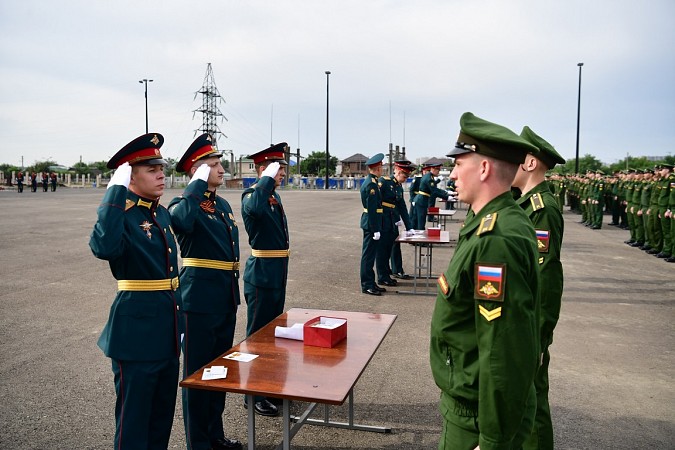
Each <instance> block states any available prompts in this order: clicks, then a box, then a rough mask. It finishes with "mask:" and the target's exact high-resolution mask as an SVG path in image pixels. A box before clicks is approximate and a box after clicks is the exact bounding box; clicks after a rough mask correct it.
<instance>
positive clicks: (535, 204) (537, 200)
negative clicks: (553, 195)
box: [530, 194, 544, 211]
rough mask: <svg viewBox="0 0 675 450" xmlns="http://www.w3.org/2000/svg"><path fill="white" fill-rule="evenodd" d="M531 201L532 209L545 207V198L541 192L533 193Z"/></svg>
mask: <svg viewBox="0 0 675 450" xmlns="http://www.w3.org/2000/svg"><path fill="white" fill-rule="evenodd" d="M530 203H532V210H534V211H539V210H540V209H544V199H542V198H541V194H532V197H530Z"/></svg>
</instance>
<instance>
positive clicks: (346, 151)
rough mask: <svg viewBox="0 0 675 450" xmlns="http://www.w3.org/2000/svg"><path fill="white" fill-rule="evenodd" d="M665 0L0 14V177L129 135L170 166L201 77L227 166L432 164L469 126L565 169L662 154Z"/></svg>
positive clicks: (371, 0)
mask: <svg viewBox="0 0 675 450" xmlns="http://www.w3.org/2000/svg"><path fill="white" fill-rule="evenodd" d="M674 21H675V2H674V1H672V0H645V1H635V0H565V1H552V0H551V1H548V0H462V1H456V0H414V1H406V0H398V1H393V0H389V1H387V0H367V1H366V0H327V1H321V0H304V1H300V0H297V1H296V0H275V1H262V0H260V1H257V0H249V1H243V0H237V1H234V0H219V1H215V0H214V1H199V0H190V1H185V0H183V1H179V0H164V1H160V0H155V1H144V0H115V1H103V0H101V1H98V0H59V1H54V0H43V1H38V0H2V1H1V2H0V77H1V78H0V79H1V80H2V83H1V84H0V163H10V164H15V165H20V164H21V161H22V159H21V158H22V156H23V163H24V164H25V165H30V164H32V163H33V162H35V161H37V160H45V159H48V158H50V159H53V160H55V161H56V162H58V163H60V164H63V165H72V164H74V163H75V162H77V161H79V160H80V158H81V159H82V160H83V161H84V162H93V161H100V160H107V159H109V158H110V157H111V156H112V155H113V154H114V153H115V152H117V150H119V149H120V148H121V147H122V146H124V145H125V144H126V143H127V142H129V141H130V140H132V139H133V138H135V137H137V136H139V135H141V134H143V133H144V132H145V99H144V86H143V84H139V82H138V81H139V80H141V79H143V78H147V79H153V80H154V81H153V82H152V83H149V84H148V109H149V124H150V131H155V132H159V133H161V134H163V135H164V138H165V143H164V146H163V147H162V154H163V155H164V156H165V157H172V158H180V156H181V155H182V154H183V152H184V151H185V150H186V149H187V147H188V146H189V145H190V143H191V142H192V140H193V139H194V137H195V134H194V132H195V130H196V129H197V128H200V127H201V120H202V117H201V115H200V114H196V115H194V118H193V110H195V109H197V108H199V107H200V105H201V97H200V96H197V98H196V99H195V98H194V95H195V92H196V91H198V90H199V88H200V87H201V86H202V83H203V81H204V76H205V73H206V68H207V64H208V63H211V64H212V68H213V73H214V75H215V81H216V85H217V87H218V89H219V91H220V93H221V95H222V97H223V99H224V100H225V103H222V104H221V105H220V108H221V110H222V112H223V114H224V115H225V116H226V117H227V119H228V120H227V121H223V122H222V123H220V128H221V130H222V131H223V133H224V134H225V135H227V137H228V138H227V139H225V138H221V139H220V140H219V142H218V144H219V147H220V149H226V150H233V152H234V154H235V157H239V155H244V156H245V155H248V154H250V153H254V152H256V151H258V150H261V149H263V148H266V147H267V146H269V144H270V143H271V142H275V143H276V142H281V141H286V142H288V143H289V145H290V147H291V148H292V149H293V150H295V149H296V148H298V147H300V149H301V153H302V154H303V155H307V154H308V153H310V152H312V151H324V150H325V148H326V75H325V73H324V72H325V71H327V70H329V71H331V75H330V90H329V91H330V125H329V132H330V133H329V148H330V153H331V155H333V156H337V157H338V158H339V159H344V158H347V157H348V156H351V155H352V154H354V153H362V154H364V155H367V156H370V155H372V154H375V153H378V152H386V151H387V149H388V147H389V143H390V142H391V143H393V144H394V145H400V146H403V145H405V147H406V150H407V156H408V158H409V159H412V160H415V159H417V158H427V157H434V156H435V157H441V156H444V155H445V154H446V153H447V152H448V150H449V149H450V148H451V147H452V145H453V143H454V141H455V139H456V137H457V132H458V131H459V117H460V116H461V114H462V113H463V112H465V111H471V112H473V113H474V114H476V115H477V116H479V117H482V118H484V119H487V120H490V121H493V122H497V123H499V124H502V125H505V126H507V127H509V128H511V129H512V130H513V131H515V132H517V133H520V130H521V129H522V127H523V126H524V125H528V126H530V127H531V128H532V129H533V130H534V131H535V132H536V133H537V134H539V135H541V136H542V137H544V138H545V139H547V140H548V141H549V142H550V143H551V144H553V145H554V146H555V147H556V148H557V150H558V151H559V152H560V153H561V154H562V155H563V156H564V157H565V158H574V155H575V148H576V147H575V146H576V125H577V89H578V86H579V84H578V83H579V68H578V67H577V63H579V62H583V63H584V66H583V68H582V80H581V128H580V155H581V156H583V155H584V154H586V153H590V154H593V155H594V156H596V157H598V158H599V159H600V160H602V161H604V162H608V163H611V162H614V161H616V160H619V159H622V158H625V157H626V155H627V154H630V155H631V156H652V155H653V156H658V155H668V154H673V153H675V51H674V50H673V48H674V47H675V27H674V26H673V23H674Z"/></svg>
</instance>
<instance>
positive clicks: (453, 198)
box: [448, 195, 457, 202]
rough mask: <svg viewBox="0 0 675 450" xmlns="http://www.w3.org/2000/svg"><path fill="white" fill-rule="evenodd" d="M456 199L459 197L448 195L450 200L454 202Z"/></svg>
mask: <svg viewBox="0 0 675 450" xmlns="http://www.w3.org/2000/svg"><path fill="white" fill-rule="evenodd" d="M455 200H457V197H453V196H452V195H450V196H449V197H448V201H449V202H454V201H455Z"/></svg>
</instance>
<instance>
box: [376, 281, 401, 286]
mask: <svg viewBox="0 0 675 450" xmlns="http://www.w3.org/2000/svg"><path fill="white" fill-rule="evenodd" d="M377 284H383V285H385V286H396V285H397V284H398V282H397V281H396V280H384V281H378V282H377Z"/></svg>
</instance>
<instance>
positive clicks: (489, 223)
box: [476, 213, 497, 236]
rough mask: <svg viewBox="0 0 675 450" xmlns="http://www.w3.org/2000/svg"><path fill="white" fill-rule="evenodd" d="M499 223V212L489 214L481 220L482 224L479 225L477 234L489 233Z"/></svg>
mask: <svg viewBox="0 0 675 450" xmlns="http://www.w3.org/2000/svg"><path fill="white" fill-rule="evenodd" d="M495 223H497V213H492V214H487V215H486V216H485V217H483V218H482V219H481V220H480V225H478V231H476V236H480V235H481V234H483V233H488V232H490V231H492V229H493V228H494V227H495Z"/></svg>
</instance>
